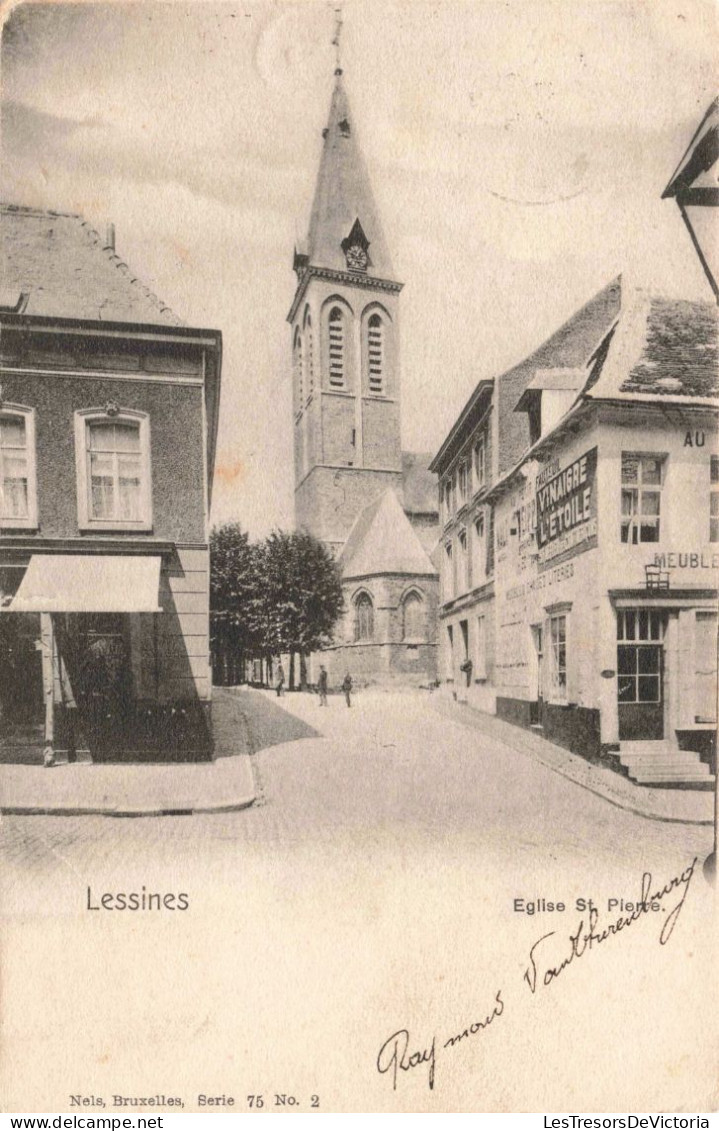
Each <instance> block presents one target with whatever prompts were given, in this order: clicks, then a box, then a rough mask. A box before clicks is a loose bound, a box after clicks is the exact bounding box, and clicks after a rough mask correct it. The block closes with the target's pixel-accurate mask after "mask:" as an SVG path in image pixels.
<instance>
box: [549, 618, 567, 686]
mask: <svg viewBox="0 0 719 1131" xmlns="http://www.w3.org/2000/svg"><path fill="white" fill-rule="evenodd" d="M549 681H550V689H551V698H552V699H554V700H555V701H557V702H560V703H566V701H567V614H566V613H556V614H555V615H554V616H550V618H549Z"/></svg>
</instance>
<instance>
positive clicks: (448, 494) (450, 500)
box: [444, 477, 454, 519]
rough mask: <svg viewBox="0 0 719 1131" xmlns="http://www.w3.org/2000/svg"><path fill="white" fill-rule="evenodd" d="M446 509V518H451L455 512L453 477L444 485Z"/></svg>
mask: <svg viewBox="0 0 719 1131" xmlns="http://www.w3.org/2000/svg"><path fill="white" fill-rule="evenodd" d="M444 509H445V517H446V518H448V519H449V518H451V516H452V512H453V511H454V490H453V484H452V479H451V477H450V478H449V479H447V480H446V481H445V484H444Z"/></svg>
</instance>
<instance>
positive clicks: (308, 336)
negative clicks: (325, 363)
mask: <svg viewBox="0 0 719 1131" xmlns="http://www.w3.org/2000/svg"><path fill="white" fill-rule="evenodd" d="M304 339H305V358H304V360H305V366H304V370H303V376H304V386H305V388H304V394H305V396H306V397H307V398H309V397H311V396H312V394H313V392H314V388H315V358H314V339H313V337H312V318H311V317H310V312H309V310H306V311H305V321H304Z"/></svg>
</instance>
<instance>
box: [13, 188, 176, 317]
mask: <svg viewBox="0 0 719 1131" xmlns="http://www.w3.org/2000/svg"><path fill="white" fill-rule="evenodd" d="M0 278H2V290H3V295H4V296H5V295H11V296H14V299H13V300H12V301H14V302H16V301H17V300H18V299H19V297H20V295H25V296H27V301H26V303H25V306H24V307H23V313H25V314H28V315H42V316H45V317H54V318H76V319H83V320H84V319H87V320H90V321H102V322H128V323H144V324H149V325H169V326H178V325H181V321H180V319H179V318H178V317H177V316H176V315H175V314H174V313H173V312H172V310H170V308H169V306H166V305H165V303H163V302H162V300H161V299H159V298H158V297H157V295H154V294H153V293H152V292H151V291H150V290H149V288H148V287H145V286H144V285H143V284H142V283H141V282H140V280H139V279H138V278H136V277H135V275H134V274H133V272H132V271H131V270H130V268H129V267H128V265H127V264H126V263H124V262H123V260H122V259H121V258H120V256H119V255H117V254H116V253H115V251H114V248H113V247H112V246H109V245H108V244H107V243H106V241H105V240H104V239H103V238H102V237H101V236H100V235H99V234H98V232H96V231H95V230H94V228H92V227H91V226H90V225H89V224H88V223H87V221H86V220H83V219H82V217H81V216H78V215H76V214H74V213H69V212H49V211H45V210H43V209H38V208H22V207H20V206H19V205H12V204H3V205H0ZM3 305H5V306H9V305H11V302H10V300H8V301H7V302H6V301H5V299H4V300H3Z"/></svg>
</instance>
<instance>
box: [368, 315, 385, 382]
mask: <svg viewBox="0 0 719 1131" xmlns="http://www.w3.org/2000/svg"><path fill="white" fill-rule="evenodd" d="M367 372H368V375H369V391H370V393H375V394H376V395H381V394H382V393H384V327H383V325H382V319H381V318H380V316H379V314H373V315H372V316H371V317H370V320H369V322H368V323H367Z"/></svg>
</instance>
